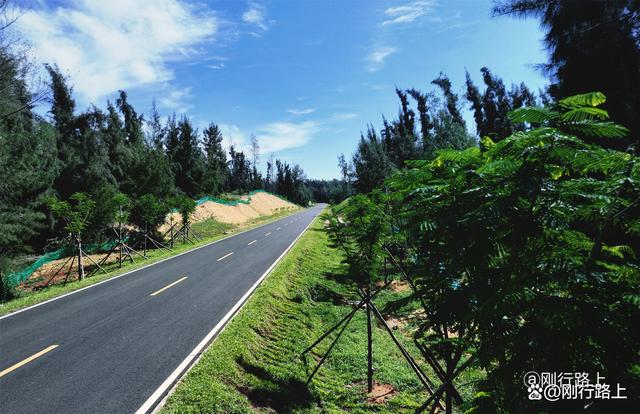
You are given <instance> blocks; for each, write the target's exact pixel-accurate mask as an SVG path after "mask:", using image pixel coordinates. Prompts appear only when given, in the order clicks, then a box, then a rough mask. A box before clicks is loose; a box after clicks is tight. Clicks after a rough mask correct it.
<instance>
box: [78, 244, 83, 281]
mask: <svg viewBox="0 0 640 414" xmlns="http://www.w3.org/2000/svg"><path fill="white" fill-rule="evenodd" d="M77 239H78V280H84V265H83V264H82V241H81V240H80V233H78V236H77Z"/></svg>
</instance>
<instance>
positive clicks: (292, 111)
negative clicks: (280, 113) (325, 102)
mask: <svg viewBox="0 0 640 414" xmlns="http://www.w3.org/2000/svg"><path fill="white" fill-rule="evenodd" d="M315 111H316V108H304V109H296V108H291V109H287V112H289V113H290V114H292V115H309V114H311V113H313V112H315Z"/></svg>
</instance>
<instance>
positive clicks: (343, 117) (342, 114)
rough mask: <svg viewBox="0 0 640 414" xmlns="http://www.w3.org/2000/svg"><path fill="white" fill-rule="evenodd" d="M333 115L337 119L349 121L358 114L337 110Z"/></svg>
mask: <svg viewBox="0 0 640 414" xmlns="http://www.w3.org/2000/svg"><path fill="white" fill-rule="evenodd" d="M331 117H332V119H333V120H335V121H347V120H349V119H355V118H357V117H358V114H356V113H355V112H336V113H334V114H333V115H332V116H331Z"/></svg>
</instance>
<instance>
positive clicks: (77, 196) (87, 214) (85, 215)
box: [46, 193, 95, 235]
mask: <svg viewBox="0 0 640 414" xmlns="http://www.w3.org/2000/svg"><path fill="white" fill-rule="evenodd" d="M46 203H47V205H48V206H49V208H50V209H51V212H53V214H55V215H56V216H58V217H59V218H60V219H62V220H63V221H64V222H65V227H64V228H65V230H66V231H67V232H69V233H73V234H75V235H79V234H81V233H82V232H83V231H84V230H85V228H86V227H87V223H88V222H89V220H90V219H91V212H92V210H93V208H94V206H95V202H94V201H93V200H91V199H90V198H89V197H87V195H86V194H84V193H74V194H72V195H71V197H69V199H68V200H66V201H60V200H58V199H57V198H55V197H49V198H47V200H46Z"/></svg>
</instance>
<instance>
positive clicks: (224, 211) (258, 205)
mask: <svg viewBox="0 0 640 414" xmlns="http://www.w3.org/2000/svg"><path fill="white" fill-rule="evenodd" d="M296 208H298V207H297V206H296V205H295V204H293V203H289V202H288V201H284V200H282V199H280V198H278V197H276V196H274V195H271V194H267V193H256V194H254V195H252V196H251V202H250V203H249V204H238V205H236V206H228V205H225V204H219V203H215V202H213V201H207V202H205V203H203V204H201V205H199V206H198V207H196V211H195V212H194V213H193V217H192V221H193V222H198V221H201V220H206V219H208V218H214V219H216V220H218V221H219V222H221V223H229V224H242V223H246V222H247V221H250V220H252V219H255V218H257V217H261V216H270V215H272V214H274V213H276V212H278V211H282V210H283V209H284V210H293V209H296ZM172 219H173V222H174V223H177V222H180V221H181V217H180V213H172V214H170V215H169V216H168V217H167V221H166V223H165V224H164V225H163V226H161V227H160V232H161V233H162V232H164V231H166V230H167V229H169V226H170V224H169V223H170V222H171V220H172Z"/></svg>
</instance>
